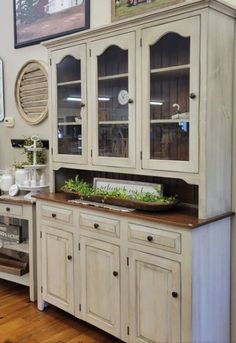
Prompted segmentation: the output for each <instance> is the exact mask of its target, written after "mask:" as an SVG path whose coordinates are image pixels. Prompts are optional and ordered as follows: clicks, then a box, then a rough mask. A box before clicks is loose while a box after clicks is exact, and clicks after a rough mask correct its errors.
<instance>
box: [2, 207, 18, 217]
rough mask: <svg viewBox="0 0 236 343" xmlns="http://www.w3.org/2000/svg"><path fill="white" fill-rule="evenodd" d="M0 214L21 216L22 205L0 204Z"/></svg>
mask: <svg viewBox="0 0 236 343" xmlns="http://www.w3.org/2000/svg"><path fill="white" fill-rule="evenodd" d="M0 214H3V215H9V216H17V217H22V216H23V207H22V206H21V205H12V204H0Z"/></svg>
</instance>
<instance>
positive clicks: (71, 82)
mask: <svg viewBox="0 0 236 343" xmlns="http://www.w3.org/2000/svg"><path fill="white" fill-rule="evenodd" d="M80 83H81V80H75V81H66V82H58V84H57V86H68V85H76V84H80Z"/></svg>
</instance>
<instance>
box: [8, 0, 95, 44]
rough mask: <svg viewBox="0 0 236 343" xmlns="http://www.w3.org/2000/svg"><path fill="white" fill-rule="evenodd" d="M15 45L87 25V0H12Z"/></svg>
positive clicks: (74, 30) (62, 33)
mask: <svg viewBox="0 0 236 343" xmlns="http://www.w3.org/2000/svg"><path fill="white" fill-rule="evenodd" d="M13 6H14V7H13V8H14V31H15V32H14V33H15V48H21V47H24V46H28V45H32V44H37V43H39V42H42V41H44V40H48V39H52V38H56V37H60V36H63V35H67V34H70V33H74V32H77V31H81V30H85V29H88V28H89V7H90V0H30V1H28V0H13Z"/></svg>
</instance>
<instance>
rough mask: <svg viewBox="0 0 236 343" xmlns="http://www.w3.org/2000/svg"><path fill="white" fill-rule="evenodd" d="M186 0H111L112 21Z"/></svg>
mask: <svg viewBox="0 0 236 343" xmlns="http://www.w3.org/2000/svg"><path fill="white" fill-rule="evenodd" d="M186 1H188V0H111V10H112V13H111V18H112V21H117V20H121V19H125V18H128V17H130V16H134V15H138V14H142V13H144V12H148V11H149V12H150V11H153V10H158V9H162V8H165V7H168V6H172V5H177V4H180V3H183V2H186Z"/></svg>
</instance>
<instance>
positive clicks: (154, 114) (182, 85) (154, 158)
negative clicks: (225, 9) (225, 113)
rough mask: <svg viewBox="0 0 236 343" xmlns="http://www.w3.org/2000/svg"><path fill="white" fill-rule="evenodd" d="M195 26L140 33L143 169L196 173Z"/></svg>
mask: <svg viewBox="0 0 236 343" xmlns="http://www.w3.org/2000/svg"><path fill="white" fill-rule="evenodd" d="M198 30H199V22H198V19H191V20H189V19H187V20H183V21H181V22H175V23H171V24H168V25H162V26H159V27H155V28H151V29H145V30H143V33H142V38H143V53H142V57H143V59H142V61H143V62H144V63H145V65H143V75H142V76H143V86H144V99H143V109H144V110H143V113H145V116H144V117H143V123H144V125H143V143H144V144H143V167H144V168H148V169H160V170H171V171H185V172H186V171H189V172H190V171H191V172H196V171H197V169H198V95H199V37H198V32H199V31H198Z"/></svg>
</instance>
